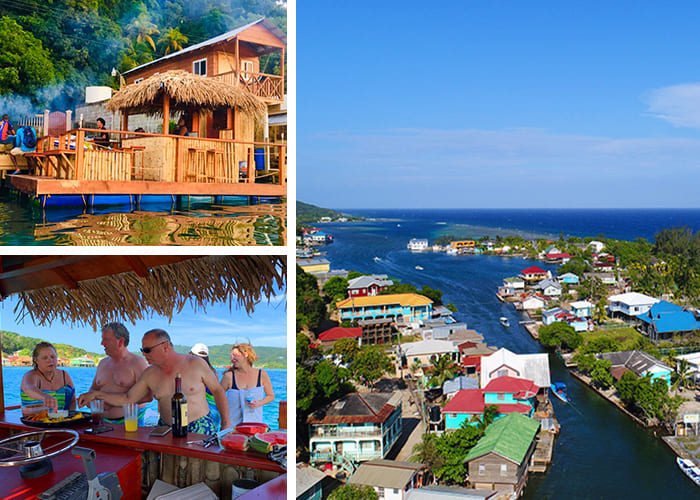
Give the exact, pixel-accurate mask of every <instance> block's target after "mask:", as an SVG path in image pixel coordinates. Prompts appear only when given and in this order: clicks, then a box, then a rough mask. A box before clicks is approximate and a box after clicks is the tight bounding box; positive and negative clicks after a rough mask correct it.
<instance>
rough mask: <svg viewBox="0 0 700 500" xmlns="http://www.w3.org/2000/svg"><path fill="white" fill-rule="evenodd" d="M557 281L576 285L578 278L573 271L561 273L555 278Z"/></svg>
mask: <svg viewBox="0 0 700 500" xmlns="http://www.w3.org/2000/svg"><path fill="white" fill-rule="evenodd" d="M557 279H558V280H559V283H568V284H569V285H578V283H579V278H578V276H576V275H575V274H574V273H566V274H562V275H561V276H559V277H558V278H557Z"/></svg>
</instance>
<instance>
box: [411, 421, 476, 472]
mask: <svg viewBox="0 0 700 500" xmlns="http://www.w3.org/2000/svg"><path fill="white" fill-rule="evenodd" d="M482 435H483V431H482V430H480V429H478V428H477V427H474V426H471V425H468V424H467V425H463V427H462V428H460V429H457V430H454V431H450V432H445V433H444V434H441V435H440V436H438V435H437V434H432V433H429V434H423V440H422V441H421V442H420V443H417V444H416V445H415V446H414V447H413V455H412V456H411V460H412V461H415V462H421V463H424V464H426V465H427V466H428V468H429V469H430V470H432V472H433V474H434V475H435V477H437V479H438V481H440V483H443V484H463V483H464V478H465V476H466V475H467V472H468V468H467V465H466V464H465V463H464V459H465V458H466V456H467V454H468V453H469V450H471V449H472V448H473V447H474V445H475V444H476V443H477V441H479V438H480V437H481V436H482Z"/></svg>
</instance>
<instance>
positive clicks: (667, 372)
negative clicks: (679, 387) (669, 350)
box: [597, 351, 673, 387]
mask: <svg viewBox="0 0 700 500" xmlns="http://www.w3.org/2000/svg"><path fill="white" fill-rule="evenodd" d="M597 357H598V358H600V359H607V360H609V361H610V363H611V365H612V366H611V368H615V367H617V366H624V367H625V368H627V369H628V370H631V371H633V372H634V373H635V374H637V376H639V377H646V376H649V377H651V381H652V383H653V382H654V380H657V379H661V380H663V381H664V382H666V384H667V385H668V386H669V387H670V386H671V372H672V371H673V370H672V369H671V367H670V366H668V365H665V364H664V363H662V362H661V361H659V360H658V359H656V358H655V357H654V356H652V355H651V354H648V353H646V352H644V351H621V352H604V353H601V354H598V355H597Z"/></svg>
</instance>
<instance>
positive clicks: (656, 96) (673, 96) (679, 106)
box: [645, 83, 700, 128]
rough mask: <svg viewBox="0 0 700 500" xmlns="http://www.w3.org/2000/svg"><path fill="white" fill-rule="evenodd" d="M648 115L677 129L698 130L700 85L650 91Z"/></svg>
mask: <svg viewBox="0 0 700 500" xmlns="http://www.w3.org/2000/svg"><path fill="white" fill-rule="evenodd" d="M645 100H646V102H647V105H648V107H649V108H648V113H649V114H650V115H652V116H655V117H657V118H661V119H662V120H666V121H668V122H671V123H672V124H673V125H675V126H677V127H692V128H700V83H683V84H680V85H671V86H669V87H662V88H659V89H654V90H652V91H650V92H649V93H648V94H647V95H646V96H645Z"/></svg>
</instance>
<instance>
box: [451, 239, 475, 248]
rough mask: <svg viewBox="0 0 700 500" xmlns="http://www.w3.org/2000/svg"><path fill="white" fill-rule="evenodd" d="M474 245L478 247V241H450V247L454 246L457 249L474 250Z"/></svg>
mask: <svg viewBox="0 0 700 500" xmlns="http://www.w3.org/2000/svg"><path fill="white" fill-rule="evenodd" d="M474 247H476V241H474V240H459V241H451V242H450V248H454V249H455V250H474Z"/></svg>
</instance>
